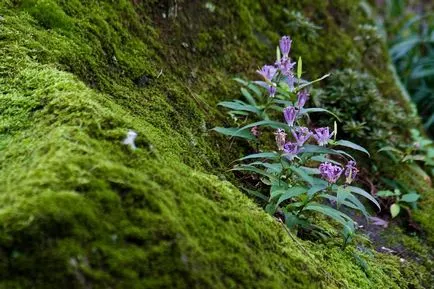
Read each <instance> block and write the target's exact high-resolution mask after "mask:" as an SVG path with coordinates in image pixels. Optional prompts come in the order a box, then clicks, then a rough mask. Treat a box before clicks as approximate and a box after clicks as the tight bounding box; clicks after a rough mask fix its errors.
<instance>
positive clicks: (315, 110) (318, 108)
mask: <svg viewBox="0 0 434 289" xmlns="http://www.w3.org/2000/svg"><path fill="white" fill-rule="evenodd" d="M311 112H326V113H328V114H331V115H332V116H334V117H335V118H336V119H337V120H338V121H341V120H340V118H339V117H338V116H337V115H336V114H335V113H333V112H331V111H330V110H327V109H325V108H320V107H311V108H303V109H302V110H301V114H306V113H307V114H308V113H311Z"/></svg>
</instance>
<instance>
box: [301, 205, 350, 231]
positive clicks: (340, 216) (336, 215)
mask: <svg viewBox="0 0 434 289" xmlns="http://www.w3.org/2000/svg"><path fill="white" fill-rule="evenodd" d="M304 210H306V211H316V212H319V213H321V214H323V215H326V216H328V217H330V218H332V219H333V220H335V221H336V222H338V223H340V224H342V225H344V226H345V224H346V223H347V221H350V220H351V218H350V217H348V216H347V215H345V214H344V213H342V212H340V211H338V210H336V209H333V208H330V207H328V206H325V205H321V204H318V203H311V204H308V205H307V206H306V207H305V208H304Z"/></svg>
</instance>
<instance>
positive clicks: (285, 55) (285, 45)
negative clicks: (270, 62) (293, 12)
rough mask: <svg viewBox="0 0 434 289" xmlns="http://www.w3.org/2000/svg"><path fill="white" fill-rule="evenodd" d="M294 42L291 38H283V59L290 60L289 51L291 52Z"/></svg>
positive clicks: (280, 42) (281, 48) (281, 45)
mask: <svg viewBox="0 0 434 289" xmlns="http://www.w3.org/2000/svg"><path fill="white" fill-rule="evenodd" d="M291 43H292V40H291V38H290V37H289V36H283V37H282V38H281V39H280V41H279V44H280V51H281V52H282V54H283V58H288V54H289V51H291Z"/></svg>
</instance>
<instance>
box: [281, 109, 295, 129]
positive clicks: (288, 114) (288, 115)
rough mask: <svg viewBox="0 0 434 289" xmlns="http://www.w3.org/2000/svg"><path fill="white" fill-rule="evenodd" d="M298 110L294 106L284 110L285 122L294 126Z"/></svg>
mask: <svg viewBox="0 0 434 289" xmlns="http://www.w3.org/2000/svg"><path fill="white" fill-rule="evenodd" d="M297 113H298V111H297V109H296V108H295V107H293V106H288V107H287V108H285V109H284V110H283V116H284V117H285V121H286V123H287V124H288V125H289V126H294V121H295V119H296V118H297Z"/></svg>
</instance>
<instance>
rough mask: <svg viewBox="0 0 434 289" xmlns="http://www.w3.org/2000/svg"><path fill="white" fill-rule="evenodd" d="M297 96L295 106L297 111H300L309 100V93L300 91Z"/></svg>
mask: <svg viewBox="0 0 434 289" xmlns="http://www.w3.org/2000/svg"><path fill="white" fill-rule="evenodd" d="M297 96H298V99H297V103H296V105H297V107H298V108H299V109H301V108H302V107H303V106H304V105H305V104H306V101H307V100H308V99H309V93H308V92H307V91H306V90H302V91H300V92H299V93H298V94H297Z"/></svg>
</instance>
